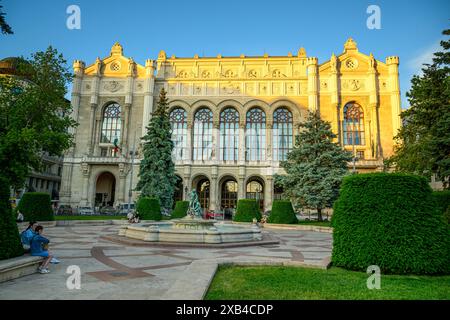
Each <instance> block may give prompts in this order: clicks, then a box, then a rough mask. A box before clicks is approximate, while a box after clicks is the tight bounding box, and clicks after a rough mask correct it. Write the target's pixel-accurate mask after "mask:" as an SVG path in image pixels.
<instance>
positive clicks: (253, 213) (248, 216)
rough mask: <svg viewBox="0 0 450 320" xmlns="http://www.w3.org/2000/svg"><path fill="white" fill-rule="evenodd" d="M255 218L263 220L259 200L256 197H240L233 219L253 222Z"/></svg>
mask: <svg viewBox="0 0 450 320" xmlns="http://www.w3.org/2000/svg"><path fill="white" fill-rule="evenodd" d="M253 218H256V220H258V221H260V220H261V212H259V207H258V202H256V200H255V199H240V200H238V203H237V210H236V214H235V215H234V217H233V221H237V222H252V221H253Z"/></svg>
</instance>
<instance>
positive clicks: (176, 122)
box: [60, 39, 401, 210]
mask: <svg viewBox="0 0 450 320" xmlns="http://www.w3.org/2000/svg"><path fill="white" fill-rule="evenodd" d="M398 65H399V58H398V57H395V56H392V57H388V58H386V61H385V62H381V61H378V60H375V58H374V56H373V55H372V54H370V55H365V54H363V53H361V52H359V51H358V48H357V45H356V43H355V42H354V41H353V40H352V39H349V40H347V42H346V43H345V45H344V50H343V52H342V53H341V54H339V55H334V54H332V55H331V57H330V60H328V61H325V62H323V63H321V64H320V63H319V62H318V59H317V58H315V57H309V56H307V54H306V52H305V50H304V49H303V48H301V49H300V50H298V52H297V54H292V53H289V54H288V55H287V56H269V55H267V54H265V55H264V56H258V57H253V56H252V57H249V56H245V55H240V56H237V57H223V56H221V55H218V56H217V57H199V56H198V55H195V56H194V57H192V58H177V57H175V56H171V57H169V56H167V55H166V53H165V52H164V51H161V52H160V53H159V55H158V58H157V59H156V60H147V61H146V62H145V65H140V64H138V63H136V62H135V61H133V59H132V58H128V57H125V56H124V55H123V49H122V47H121V45H120V44H118V43H116V44H114V46H113V47H112V49H111V54H110V56H109V57H106V58H104V59H100V58H97V60H96V61H95V63H94V64H92V65H90V66H86V65H85V63H84V62H82V61H75V62H74V64H73V68H74V73H75V79H74V83H73V90H72V105H73V117H74V119H75V120H76V121H77V122H78V123H79V126H78V127H77V128H76V129H75V130H74V134H75V143H76V144H75V147H74V148H72V149H71V150H69V151H68V152H67V155H66V156H65V158H64V167H63V177H62V189H61V192H60V196H61V203H62V204H70V205H72V206H81V205H82V206H85V205H87V206H96V207H97V206H117V205H118V204H120V203H123V202H128V201H129V200H128V199H129V198H128V196H129V192H130V189H131V190H132V189H133V188H134V186H135V185H136V183H137V181H138V176H137V173H138V171H139V162H140V157H141V155H142V152H141V147H142V146H141V144H140V137H142V136H143V135H144V134H145V132H146V128H145V127H146V125H147V124H148V122H149V120H150V117H151V114H152V111H153V109H154V106H155V105H156V103H157V100H158V95H159V92H160V90H161V89H162V88H165V90H166V91H167V94H168V98H169V103H170V110H169V112H170V118H171V122H172V128H173V134H172V137H173V141H174V143H175V149H174V153H173V157H174V160H175V163H176V172H177V175H178V176H179V178H180V184H179V188H178V189H179V190H178V192H177V194H176V195H175V197H176V198H177V199H183V198H186V194H187V193H188V192H189V191H190V190H192V189H196V190H197V191H198V193H199V198H200V201H201V205H202V206H203V207H204V208H208V209H211V210H218V209H223V208H233V206H235V203H236V199H240V198H256V199H258V200H259V202H260V206H261V208H262V209H264V210H270V208H271V204H272V201H273V199H275V198H278V197H280V195H281V192H282V190H280V189H279V188H277V187H275V186H274V179H273V177H274V174H276V173H282V169H281V168H280V166H279V163H280V161H281V160H283V159H285V157H286V154H287V152H288V151H289V150H290V149H291V148H292V145H293V142H294V137H295V135H296V133H298V130H299V129H298V124H299V123H300V122H302V121H303V120H304V119H305V116H306V114H307V111H308V110H310V111H314V110H318V111H319V112H320V115H321V117H322V118H323V119H324V120H326V121H329V122H330V123H331V126H332V129H333V131H334V132H335V133H336V134H337V135H338V138H337V142H339V143H340V144H341V145H342V147H343V148H345V149H348V150H350V151H352V152H354V154H355V156H356V157H357V159H358V160H357V161H356V164H355V166H356V170H357V171H359V172H366V171H376V170H381V169H382V166H383V158H385V157H388V156H389V155H391V154H392V151H393V136H394V135H395V133H396V131H397V130H398V128H399V127H400V116H399V114H400V110H401V108H400V90H399V76H398ZM115 144H116V145H119V147H120V149H118V148H116V147H115ZM134 148H136V150H137V156H136V158H135V159H134V162H133V163H132V157H131V155H130V151H133V150H134ZM131 166H133V170H131ZM351 166H352V164H351V163H349V167H351ZM131 179H132V181H131ZM130 185H131V188H130ZM131 194H132V200H134V199H136V197H137V196H138V194H137V193H136V192H134V191H132V192H131Z"/></svg>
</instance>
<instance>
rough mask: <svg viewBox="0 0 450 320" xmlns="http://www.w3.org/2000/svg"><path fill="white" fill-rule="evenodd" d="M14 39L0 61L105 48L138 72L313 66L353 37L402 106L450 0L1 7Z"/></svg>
mask: <svg viewBox="0 0 450 320" xmlns="http://www.w3.org/2000/svg"><path fill="white" fill-rule="evenodd" d="M0 4H2V5H3V7H4V8H3V9H4V11H6V14H7V16H6V18H7V22H8V23H9V24H10V25H11V27H12V28H13V31H14V35H11V36H3V35H0V58H2V57H8V56H18V55H23V56H29V54H30V53H32V52H34V51H37V50H44V49H45V48H46V47H47V46H48V45H52V46H54V47H56V48H57V49H58V50H59V51H60V52H62V53H63V54H64V57H65V58H66V59H67V60H68V62H69V64H71V63H72V61H73V60H74V59H81V60H83V61H85V62H86V63H87V64H91V63H93V62H94V60H95V58H96V57H97V56H100V57H105V56H108V55H109V50H110V48H111V46H112V44H113V43H114V42H115V41H119V42H120V43H121V44H122V45H123V47H124V54H125V55H126V56H131V57H133V58H134V60H136V61H137V62H139V63H141V64H143V63H144V61H145V59H147V58H153V59H155V58H156V57H157V54H158V52H159V50H161V49H164V50H165V51H166V52H167V54H168V55H172V54H175V55H176V56H180V57H183V56H193V55H194V54H199V55H200V56H203V55H204V56H216V55H217V54H219V53H220V54H222V55H224V56H227V55H232V56H236V55H240V54H241V53H244V54H246V55H263V54H264V53H265V52H267V53H268V54H269V55H286V54H287V53H288V52H289V51H291V52H293V53H294V54H295V53H296V52H297V50H298V48H299V47H302V46H303V47H304V48H305V49H306V52H307V54H308V55H309V56H316V57H318V58H319V63H322V62H324V61H326V60H328V59H329V57H330V56H331V54H332V53H333V52H335V53H336V54H339V53H340V52H342V50H343V44H344V42H345V41H346V39H347V38H348V37H350V36H351V37H353V38H354V39H355V41H356V42H357V43H358V48H359V50H360V51H361V52H363V53H366V54H369V53H370V52H373V53H374V55H375V58H377V59H378V60H381V61H385V58H386V57H387V56H390V55H398V56H400V84H401V90H402V106H403V107H406V106H408V102H407V101H406V98H405V92H406V91H407V90H408V89H409V87H410V79H411V77H412V75H413V74H417V73H418V72H420V69H421V64H422V63H424V62H427V61H428V62H429V61H431V57H432V53H433V52H435V51H436V50H437V49H439V41H440V40H441V39H443V36H442V35H441V32H442V30H444V29H446V28H450V23H449V22H450V20H449V19H450V14H449V13H450V1H448V0H442V1H439V0H428V1H414V0H410V1H392V0H391V1H378V0H373V1H361V0H354V1H311V0H308V1H298V0H297V1H294V0H276V1H275V0H271V1H262V0H258V1H257V0H254V1H253V0H252V1H250V0H247V1H243V0H240V1H239V0H221V1H215V0H210V1H206V0H191V1H180V0H170V1H162V0H158V1H153V0H147V1H134V0H128V1H123V0H122V1H119V0H110V1H105V0H102V1H100V0H97V1H94V0H90V1H87V0H86V1H77V0H71V1H66V0H41V1H31V0H30V1H25V0H2V1H0ZM72 4H74V5H78V6H79V7H80V9H81V30H69V29H68V28H67V27H66V20H67V17H68V16H69V15H68V14H67V13H66V9H67V7H68V6H69V5H72ZM371 4H374V5H378V6H379V7H380V9H381V29H380V30H370V29H368V28H367V27H366V20H367V18H368V17H369V14H367V13H366V9H367V7H368V6H369V5H371Z"/></svg>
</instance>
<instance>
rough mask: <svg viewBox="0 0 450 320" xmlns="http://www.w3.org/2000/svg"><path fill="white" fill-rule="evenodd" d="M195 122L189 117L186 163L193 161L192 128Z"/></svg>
mask: <svg viewBox="0 0 450 320" xmlns="http://www.w3.org/2000/svg"><path fill="white" fill-rule="evenodd" d="M193 126H194V124H193V122H192V121H189V119H188V125H187V133H186V152H185V154H186V155H185V163H186V164H191V163H192V128H193Z"/></svg>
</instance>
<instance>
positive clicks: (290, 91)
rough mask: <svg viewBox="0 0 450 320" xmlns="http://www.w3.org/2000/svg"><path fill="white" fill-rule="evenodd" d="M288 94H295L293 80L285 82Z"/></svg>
mask: <svg viewBox="0 0 450 320" xmlns="http://www.w3.org/2000/svg"><path fill="white" fill-rule="evenodd" d="M286 87H287V92H288V94H295V84H294V83H293V82H289V83H287V84H286Z"/></svg>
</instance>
